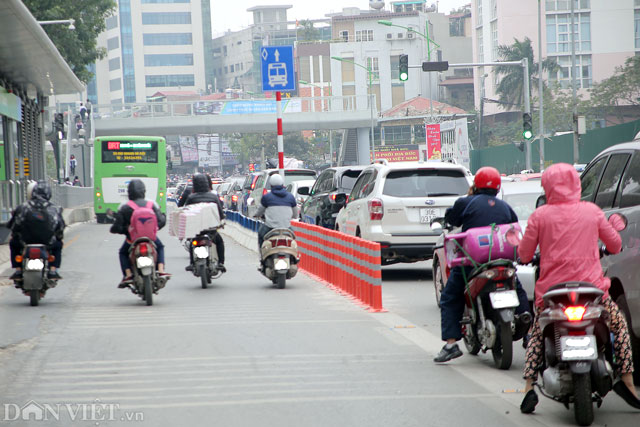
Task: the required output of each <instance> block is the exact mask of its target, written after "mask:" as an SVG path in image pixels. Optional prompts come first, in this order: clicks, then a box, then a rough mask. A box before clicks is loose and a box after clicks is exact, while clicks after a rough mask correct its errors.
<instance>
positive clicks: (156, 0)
mask: <svg viewBox="0 0 640 427" xmlns="http://www.w3.org/2000/svg"><path fill="white" fill-rule="evenodd" d="M145 3H191V0H142V4H145Z"/></svg>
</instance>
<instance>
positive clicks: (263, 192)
mask: <svg viewBox="0 0 640 427" xmlns="http://www.w3.org/2000/svg"><path fill="white" fill-rule="evenodd" d="M267 193H268V191H267V189H266V188H263V189H262V195H263V196H264V195H265V194H267Z"/></svg>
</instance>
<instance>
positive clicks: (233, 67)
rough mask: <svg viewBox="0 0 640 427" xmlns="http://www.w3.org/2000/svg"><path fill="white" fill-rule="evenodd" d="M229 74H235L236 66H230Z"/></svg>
mask: <svg viewBox="0 0 640 427" xmlns="http://www.w3.org/2000/svg"><path fill="white" fill-rule="evenodd" d="M229 72H230V73H233V72H235V66H234V65H233V64H232V65H230V66H229Z"/></svg>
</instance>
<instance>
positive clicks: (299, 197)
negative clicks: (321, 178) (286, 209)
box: [287, 179, 316, 212]
mask: <svg viewBox="0 0 640 427" xmlns="http://www.w3.org/2000/svg"><path fill="white" fill-rule="evenodd" d="M315 183H316V180H315V179H303V180H301V181H294V182H292V183H291V184H289V185H287V191H288V192H289V193H291V194H293V197H295V199H296V203H297V204H298V212H301V210H300V209H301V207H302V204H303V203H304V201H305V200H307V198H308V197H309V193H311V187H313V184H315ZM301 188H306V192H305V194H300V193H299V190H300V189H301Z"/></svg>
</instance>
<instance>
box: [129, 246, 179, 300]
mask: <svg viewBox="0 0 640 427" xmlns="http://www.w3.org/2000/svg"><path fill="white" fill-rule="evenodd" d="M129 259H130V260H131V270H132V272H133V280H132V283H131V284H129V286H128V287H129V289H130V290H131V292H133V293H134V294H135V295H138V296H140V297H141V298H142V300H143V301H144V302H145V303H146V304H147V305H153V294H157V293H158V291H159V290H160V289H162V288H164V287H165V285H166V284H167V280H168V279H169V277H170V276H159V275H158V273H157V271H156V263H157V259H158V254H157V251H156V245H155V243H154V242H153V240H151V239H149V238H147V237H141V238H139V239H137V240H135V241H134V242H133V243H131V248H130V249H129Z"/></svg>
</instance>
